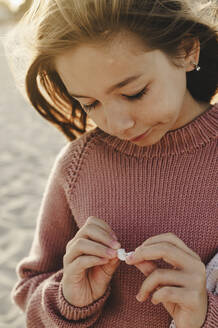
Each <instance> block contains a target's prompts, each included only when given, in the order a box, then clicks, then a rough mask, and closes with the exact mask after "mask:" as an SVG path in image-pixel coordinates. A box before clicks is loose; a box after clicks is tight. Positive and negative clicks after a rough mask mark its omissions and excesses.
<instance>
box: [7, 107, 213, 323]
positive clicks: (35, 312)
mask: <svg viewBox="0 0 218 328" xmlns="http://www.w3.org/2000/svg"><path fill="white" fill-rule="evenodd" d="M217 131H218V104H216V105H214V106H211V107H210V108H209V109H208V110H207V111H206V112H204V113H203V114H201V115H200V116H198V117H197V118H195V120H193V121H192V122H190V123H189V124H187V125H185V126H184V127H182V128H180V129H177V130H174V131H169V132H168V133H167V134H166V135H165V136H164V137H163V138H162V139H161V140H160V141H159V142H158V143H157V144H155V145H152V146H149V147H139V146H137V145H134V144H132V143H130V142H128V141H122V140H120V139H118V138H116V137H113V136H110V135H108V134H106V133H105V132H103V131H102V130H100V129H99V128H96V129H94V130H92V131H91V132H89V133H86V134H84V135H83V136H82V137H81V138H79V139H78V140H75V141H72V142H69V143H68V144H67V145H66V146H65V147H64V148H63V149H62V150H61V152H60V153H59V155H58V156H57V159H56V161H55V163H54V166H53V168H52V171H51V173H50V176H49V178H48V182H47V186H46V189H45V192H44V195H43V199H42V204H41V207H40V210H39V214H38V217H37V226H36V231H35V235H34V240H33V243H32V247H31V249H30V252H29V254H28V256H27V257H25V258H24V259H22V261H21V262H20V263H19V264H18V265H17V275H18V278H19V279H18V281H17V283H16V285H15V286H14V288H13V290H12V295H11V296H12V299H13V301H14V302H15V303H16V304H17V305H18V306H19V307H20V308H21V309H22V310H23V311H25V313H26V322H27V327H28V328H43V327H46V328H50V327H51V328H55V327H61V328H65V327H80V328H85V327H101V328H107V327H108V328H111V327H120V328H129V327H131V328H153V327H155V328H168V327H169V326H170V324H171V322H172V318H171V317H170V315H169V314H168V312H167V311H166V310H165V309H164V307H163V306H162V304H158V305H153V304H152V303H151V296H152V295H150V297H149V298H148V299H147V300H146V301H145V302H144V303H139V302H138V301H137V300H136V294H137V293H138V291H139V289H140V286H141V284H142V283H143V281H144V280H145V276H144V275H143V274H142V273H141V272H140V271H139V270H138V269H137V268H136V267H134V266H129V265H127V264H126V263H125V262H121V263H120V266H119V267H118V269H117V271H116V272H115V273H114V275H113V279H112V281H111V283H110V285H109V286H108V289H107V290H106V292H105V294H104V295H102V297H101V298H100V299H98V300H97V301H96V302H94V303H92V304H90V305H88V306H85V307H82V308H80V307H74V306H72V305H71V304H69V303H68V302H67V301H66V300H65V298H64V296H63V291H62V283H61V279H62V276H63V256H64V254H65V251H66V245H67V243H68V242H69V240H71V239H72V238H73V237H74V235H75V234H76V232H77V231H78V229H80V228H81V227H82V226H83V225H84V223H85V222H86V220H87V218H88V217H89V216H96V217H99V218H102V219H103V220H105V221H106V222H107V223H108V224H109V225H110V226H111V228H112V229H113V230H114V231H115V232H116V235H117V236H118V238H119V241H120V243H121V245H122V248H125V249H126V251H127V252H130V251H132V250H134V249H135V248H136V247H138V246H139V245H141V244H142V243H143V242H144V241H145V240H146V239H148V238H149V237H151V236H155V235H159V234H163V233H167V232H171V233H174V234H175V235H176V236H177V237H178V238H180V239H182V240H183V241H184V243H185V244H186V245H187V246H188V247H190V248H191V249H192V250H193V251H195V252H196V253H197V254H199V256H200V257H201V260H202V261H203V262H204V263H205V265H207V264H208V263H209V262H210V261H211V260H212V259H213V257H214V256H215V254H216V253H217V233H215V232H216V231H217V221H218V220H217ZM157 264H158V266H159V267H160V268H172V267H171V266H170V265H169V264H167V263H166V262H164V261H163V260H158V261H157ZM207 268H208V267H207ZM209 270H210V271H208V272H207V274H208V277H209V275H210V277H211V275H212V274H213V273H212V271H213V270H212V271H211V266H210V269H209ZM209 284H210V283H209ZM208 286H209V285H207V287H208ZM210 286H211V285H210ZM217 326H218V296H217V294H216V293H214V291H212V290H211V291H210V289H208V311H207V317H206V320H205V323H204V325H203V328H217ZM187 328H188V327H187Z"/></svg>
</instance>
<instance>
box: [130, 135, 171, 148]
mask: <svg viewBox="0 0 218 328" xmlns="http://www.w3.org/2000/svg"><path fill="white" fill-rule="evenodd" d="M164 135H165V133H164V134H163V135H155V136H152V135H150V136H148V137H147V138H145V140H141V141H139V142H136V143H134V144H135V145H137V146H139V147H149V146H153V145H155V144H157V143H158V142H160V140H161V139H162V138H163V136H164Z"/></svg>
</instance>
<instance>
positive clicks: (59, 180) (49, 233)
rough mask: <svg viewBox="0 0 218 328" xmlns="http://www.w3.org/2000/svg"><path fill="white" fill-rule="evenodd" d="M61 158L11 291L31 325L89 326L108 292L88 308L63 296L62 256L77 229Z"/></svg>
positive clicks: (34, 326)
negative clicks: (77, 305)
mask: <svg viewBox="0 0 218 328" xmlns="http://www.w3.org/2000/svg"><path fill="white" fill-rule="evenodd" d="M61 157H63V156H61V155H60V156H58V158H57V159H56V161H55V164H54V166H53V168H52V171H51V174H50V176H49V179H48V182H47V186H46V189H45V192H44V195H43V199H42V203H41V207H40V211H39V215H38V218H37V224H36V230H35V235H34V239H33V243H32V246H31V249H30V252H29V255H28V256H27V257H25V258H24V259H22V260H21V261H20V263H18V265H17V268H16V271H17V275H18V281H17V283H16V285H15V286H14V288H13V290H12V292H11V298H12V302H15V303H16V304H17V305H18V306H19V307H20V309H21V310H22V311H24V312H25V313H26V323H27V327H28V328H36V327H37V328H38V327H40V328H43V327H53V328H55V327H64V328H65V327H80V328H83V327H90V326H91V325H92V324H93V323H94V322H95V321H96V320H97V319H98V317H99V316H100V315H101V311H102V308H103V305H104V303H105V301H106V300H107V298H108V296H109V294H110V286H108V289H107V290H106V292H105V294H104V295H103V296H102V297H101V298H100V299H98V300H97V301H95V302H93V303H92V304H90V305H88V306H85V307H75V306H73V305H71V304H69V303H68V302H67V300H66V299H65V298H64V296H63V290H62V283H61V280H62V277H63V256H64V254H65V251H66V244H67V243H68V241H69V240H71V239H72V238H73V236H74V235H75V234H76V232H77V231H78V227H77V225H76V222H75V220H74V219H73V215H72V213H71V210H70V207H69V205H68V201H67V195H66V191H65V188H64V184H65V183H66V182H65V180H66V179H65V176H64V170H63V165H61V162H63V161H62V160H61Z"/></svg>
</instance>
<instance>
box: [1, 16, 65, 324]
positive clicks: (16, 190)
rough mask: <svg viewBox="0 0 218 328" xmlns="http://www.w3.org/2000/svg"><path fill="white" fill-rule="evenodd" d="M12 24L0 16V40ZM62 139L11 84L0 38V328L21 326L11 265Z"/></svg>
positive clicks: (26, 237) (28, 235) (26, 243)
mask: <svg viewBox="0 0 218 328" xmlns="http://www.w3.org/2000/svg"><path fill="white" fill-rule="evenodd" d="M4 17H5V18H6V16H5V15H4ZM0 18H1V14H0ZM10 26H11V25H10V24H8V23H7V24H6V23H4V22H2V21H1V20H0V38H1V37H2V36H3V35H4V34H5V33H6V32H7V30H8V29H9V28H10ZM66 142H67V140H66V138H65V137H64V136H62V134H61V133H60V132H59V131H58V130H56V129H55V128H54V127H53V126H50V125H49V124H48V123H47V122H46V121H44V119H43V118H41V117H40V115H39V114H38V113H37V112H36V111H35V109H34V108H33V107H32V106H31V105H29V104H28V103H27V102H26V101H25V100H24V98H23V97H22V96H21V95H20V93H19V91H18V90H17V89H16V88H15V85H14V81H13V78H12V75H11V73H10V70H9V68H8V65H7V62H6V59H5V58H4V55H3V46H2V43H1V41H0V328H24V327H25V322H24V316H23V314H21V313H20V311H19V309H18V308H17V307H16V306H15V305H13V304H12V303H11V300H10V291H11V289H12V286H13V285H14V284H15V282H16V280H17V277H16V272H15V267H16V265H17V263H18V262H19V260H20V259H22V258H23V257H24V256H26V255H27V254H28V251H29V248H30V245H31V242H32V238H33V232H34V229H35V224H36V217H37V214H38V210H39V206H40V203H41V199H42V194H43V191H44V188H45V184H46V181H47V178H48V175H49V172H50V169H51V166H52V164H53V161H54V159H55V157H56V155H57V154H58V152H59V150H60V149H61V148H62V146H63V145H64V144H66Z"/></svg>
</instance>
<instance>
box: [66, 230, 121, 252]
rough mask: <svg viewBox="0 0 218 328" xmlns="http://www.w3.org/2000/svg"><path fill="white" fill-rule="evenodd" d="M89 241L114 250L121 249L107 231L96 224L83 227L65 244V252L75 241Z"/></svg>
mask: <svg viewBox="0 0 218 328" xmlns="http://www.w3.org/2000/svg"><path fill="white" fill-rule="evenodd" d="M81 238H83V239H91V240H93V241H96V242H99V243H101V244H103V245H106V246H109V247H111V248H114V249H118V248H120V247H121V244H120V243H119V242H118V241H117V240H115V239H114V238H113V237H112V236H111V235H110V234H109V232H108V231H105V230H104V229H102V227H100V226H98V225H96V224H89V225H87V226H84V227H83V228H82V229H81V230H80V231H79V232H78V233H77V234H76V235H75V237H74V238H73V239H72V240H71V241H70V242H69V243H68V244H67V246H66V250H67V249H68V248H70V247H71V246H72V245H73V244H74V243H75V241H76V240H77V239H81Z"/></svg>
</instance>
